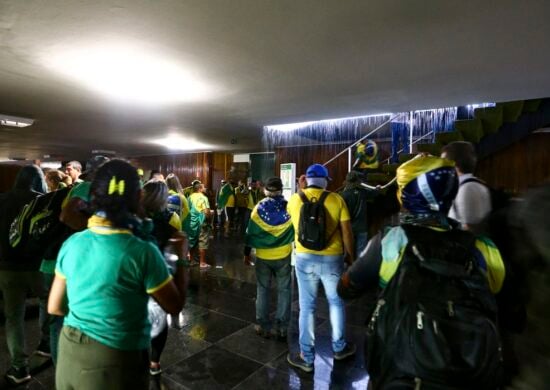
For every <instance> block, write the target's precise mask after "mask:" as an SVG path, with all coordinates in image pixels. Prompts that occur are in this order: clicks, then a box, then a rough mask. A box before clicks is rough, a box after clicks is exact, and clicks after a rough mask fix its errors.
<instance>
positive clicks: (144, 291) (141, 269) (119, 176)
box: [48, 160, 187, 390]
mask: <svg viewBox="0 0 550 390" xmlns="http://www.w3.org/2000/svg"><path fill="white" fill-rule="evenodd" d="M90 193H91V210H92V211H93V213H94V214H93V216H92V217H91V218H90V219H89V221H88V228H87V229H86V230H84V231H82V232H79V233H75V234H73V235H72V236H71V237H70V238H69V239H68V240H67V241H65V243H64V244H63V246H62V248H61V250H60V252H59V255H58V258H57V265H56V270H55V272H56V275H55V279H54V282H53V285H52V289H51V292H50V298H49V302H48V312H49V313H50V314H55V315H62V316H66V317H65V320H64V326H63V330H62V332H61V336H60V340H59V357H58V362H57V367H56V387H57V389H58V390H65V389H102V388H117V389H148V388H149V377H148V368H149V358H148V348H149V344H150V342H151V338H150V330H151V324H150V323H149V319H148V313H147V303H148V299H149V296H152V297H153V298H154V299H155V300H156V301H157V302H158V303H159V305H160V306H161V307H162V308H163V309H164V310H165V311H166V312H167V313H170V314H177V313H179V312H180V310H181V309H182V307H183V305H184V303H185V288H186V270H185V268H184V267H185V266H186V265H187V263H186V262H185V261H184V260H181V259H180V260H178V261H177V262H176V267H175V268H176V271H175V274H174V276H173V277H172V276H171V275H170V273H169V271H168V268H167V266H166V264H165V262H164V259H163V257H162V255H161V253H160V251H159V249H158V247H157V246H156V245H154V244H153V243H151V242H147V241H143V240H141V239H140V238H138V237H137V236H135V235H134V234H133V230H132V228H135V227H136V224H137V222H136V221H137V219H136V217H135V214H136V213H137V211H138V210H139V200H140V194H141V189H140V182H139V177H138V175H137V172H136V169H135V168H134V167H132V166H131V165H130V164H128V163H127V162H125V161H122V160H111V161H109V162H107V163H105V164H103V165H102V166H101V167H100V168H99V170H98V171H97V173H96V175H95V178H94V181H93V182H92V184H91V190H90Z"/></svg>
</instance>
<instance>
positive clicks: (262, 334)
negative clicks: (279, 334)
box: [254, 325, 270, 339]
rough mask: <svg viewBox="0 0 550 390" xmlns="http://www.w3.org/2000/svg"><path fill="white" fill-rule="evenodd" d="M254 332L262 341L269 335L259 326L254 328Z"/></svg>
mask: <svg viewBox="0 0 550 390" xmlns="http://www.w3.org/2000/svg"><path fill="white" fill-rule="evenodd" d="M254 330H255V331H256V334H257V335H258V336H260V337H263V338H264V339H268V338H269V336H270V334H269V331H267V330H265V329H264V328H262V327H261V326H260V325H256V326H255V327H254Z"/></svg>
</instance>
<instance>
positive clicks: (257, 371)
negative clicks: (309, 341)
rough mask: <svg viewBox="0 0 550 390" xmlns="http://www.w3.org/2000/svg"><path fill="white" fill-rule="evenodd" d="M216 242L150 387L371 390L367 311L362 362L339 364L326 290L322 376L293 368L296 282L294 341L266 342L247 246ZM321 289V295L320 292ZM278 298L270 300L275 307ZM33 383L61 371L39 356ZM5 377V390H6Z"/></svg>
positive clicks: (31, 341) (351, 320)
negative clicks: (260, 332)
mask: <svg viewBox="0 0 550 390" xmlns="http://www.w3.org/2000/svg"><path fill="white" fill-rule="evenodd" d="M236 241H237V240H234V239H223V238H215V239H214V240H213V242H212V245H211V250H210V253H211V255H210V260H209V262H210V263H211V264H212V265H213V267H212V268H211V269H210V270H208V271H200V270H198V269H196V268H194V269H193V270H192V283H191V286H190V291H189V298H188V301H187V302H188V303H187V305H186V308H185V309H184V310H183V311H182V313H180V315H179V316H178V317H177V318H173V319H172V321H171V329H170V332H169V336H168V342H167V346H166V349H165V351H164V353H163V355H162V358H161V364H162V369H163V374H162V375H160V376H159V377H155V378H153V379H152V380H151V389H163V390H165V389H166V390H171V389H201V390H202V389H329V388H330V389H366V387H367V382H368V376H367V374H366V372H365V365H364V360H363V353H362V348H363V341H364V333H365V327H364V324H365V319H366V318H365V316H366V314H365V307H364V305H363V304H362V302H361V301H356V302H352V303H350V304H348V305H347V307H346V311H347V338H348V340H350V341H353V342H355V343H356V344H357V345H358V353H357V354H356V356H355V357H353V358H350V359H348V360H347V361H343V362H334V360H333V358H332V350H331V343H330V322H329V321H328V307H327V303H326V299H325V298H324V295H323V292H322V291H320V298H319V302H318V307H317V318H316V320H317V322H316V358H315V371H314V372H313V373H312V374H306V373H303V372H302V371H300V370H298V369H294V368H292V367H290V366H289V365H288V364H287V362H286V354H287V353H288V350H289V348H290V350H291V351H296V350H297V349H298V341H297V340H298V301H297V299H298V297H297V287H296V283H295V280H294V282H293V291H292V297H293V305H292V321H291V329H290V331H289V341H288V344H287V343H282V342H280V341H276V340H272V339H269V340H268V339H263V338H260V337H259V336H257V335H256V334H255V332H254V327H253V324H254V319H255V306H254V299H255V295H256V285H255V275H254V269H253V268H251V267H246V266H244V265H243V263H242V245H241V244H237V243H236ZM321 290H322V289H321ZM275 300H276V296H275V294H271V301H272V308H273V311H274V309H275ZM26 328H27V335H28V336H27V337H28V340H27V343H28V346H29V348H32V347H35V346H36V345H37V343H38V336H39V335H38V324H37V318H36V317H34V318H31V319H29V320H27V323H26ZM31 364H32V366H33V367H34V368H33V380H32V381H31V382H29V383H27V384H26V385H25V386H20V387H19V388H28V389H54V388H55V384H54V377H55V375H54V369H53V368H52V367H51V365H48V364H44V361H43V360H41V359H40V358H39V357H37V356H35V357H33V360H32V363H31ZM7 368H8V356H7V347H6V342H5V331H4V327H3V326H1V327H0V370H2V372H5V371H6V370H7ZM6 387H7V384H6V383H5V381H4V379H3V378H2V379H0V388H1V389H3V388H6Z"/></svg>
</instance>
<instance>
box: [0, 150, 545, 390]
mask: <svg viewBox="0 0 550 390" xmlns="http://www.w3.org/2000/svg"><path fill="white" fill-rule="evenodd" d="M361 145H362V146H361V153H362V154H361V156H362V157H361V158H358V161H357V164H355V167H356V169H354V170H353V171H352V172H350V173H348V175H347V177H346V182H345V186H344V187H343V190H342V191H341V192H340V193H336V192H331V191H329V190H327V188H328V186H329V183H330V181H331V178H330V176H329V171H328V170H327V168H326V167H325V166H323V165H320V164H312V165H311V166H309V167H308V168H307V170H306V172H305V173H304V174H303V175H302V176H301V177H300V178H299V180H298V186H299V189H298V191H297V193H295V194H293V195H292V196H291V197H290V198H289V199H285V198H284V197H283V183H282V181H281V179H280V178H279V177H271V178H269V179H267V180H266V181H265V185H264V184H263V183H262V182H261V181H257V180H253V181H252V182H250V183H246V181H244V180H234V178H233V177H229V178H227V181H226V180H222V181H221V183H220V185H219V188H218V189H217V191H216V194H215V197H214V199H212V197H210V199H209V196H208V192H207V191H206V188H205V186H204V184H203V183H202V182H201V181H200V180H198V179H196V180H194V181H192V182H191V183H190V185H189V186H188V187H185V188H184V187H183V186H182V185H181V183H180V181H179V179H178V177H177V176H176V175H175V174H173V173H168V174H167V175H166V176H164V175H163V174H162V173H161V172H157V171H153V172H151V175H150V177H149V180H147V181H145V180H144V177H143V174H144V172H143V170H141V169H137V168H136V167H134V166H132V165H131V164H129V163H128V162H126V161H123V160H120V159H112V160H109V159H107V158H105V157H102V156H96V157H94V158H93V159H91V160H90V161H89V162H88V164H86V170H84V171H83V169H82V166H81V164H80V163H79V162H77V161H71V162H69V163H67V164H66V165H65V169H64V171H63V172H61V171H58V170H50V171H47V172H45V173H44V172H43V171H42V170H41V169H40V168H39V167H37V166H35V165H30V166H25V167H23V168H22V169H21V170H20V172H19V173H18V175H17V178H16V180H15V184H14V186H13V189H12V190H11V191H9V192H7V193H5V194H1V195H0V291H1V293H2V296H3V300H4V313H5V317H6V326H5V328H6V340H7V344H8V351H9V355H10V357H11V368H10V369H9V371H8V372H7V374H6V377H7V378H8V380H9V381H10V382H11V383H14V384H20V383H24V382H26V381H28V380H30V373H29V363H28V359H29V356H28V355H27V354H26V352H25V334H24V326H23V325H24V311H25V301H26V298H27V293H28V292H29V291H32V293H33V294H34V295H35V296H37V297H38V298H39V301H40V316H39V325H40V330H41V341H40V344H39V345H38V348H37V351H36V353H38V354H41V355H42V356H46V357H49V356H51V358H52V361H53V362H54V364H55V366H56V387H57V388H58V389H74V388H79V389H87V388H89V389H97V388H102V387H105V388H111V387H113V386H115V387H116V388H124V389H126V388H127V389H140V388H143V389H145V388H148V381H149V378H148V376H149V375H158V374H160V373H161V372H162V370H161V365H160V362H161V354H162V351H163V349H164V346H165V344H166V339H167V334H168V325H167V324H168V321H167V316H168V315H170V314H177V313H179V312H180V311H181V310H182V308H183V307H184V305H185V300H186V291H187V287H188V281H189V267H192V266H194V265H196V266H197V267H199V268H200V269H201V270H206V269H208V268H209V267H210V266H211V265H210V264H209V261H208V250H209V242H210V240H211V238H212V229H218V230H219V231H220V232H223V236H224V237H234V238H242V243H243V244H244V253H243V261H244V264H245V265H246V266H249V267H254V271H255V274H256V280H257V296H256V301H255V305H256V326H255V329H256V333H257V334H258V336H260V337H264V338H275V339H276V340H279V341H281V342H288V332H289V323H290V316H291V301H292V299H291V284H292V279H293V275H295V278H296V281H297V286H298V302H299V318H298V328H299V338H298V344H299V345H298V347H299V350H298V352H297V353H289V354H288V356H287V361H288V363H289V364H290V365H291V366H293V367H296V368H298V369H300V370H302V371H304V372H307V373H309V372H312V371H313V370H314V367H315V364H314V363H315V357H316V352H315V312H316V308H317V294H318V290H319V285H320V284H322V286H323V289H324V292H325V296H326V300H327V303H328V307H329V320H330V325H331V329H332V331H331V341H332V350H333V358H334V360H336V361H338V360H344V359H347V358H349V357H351V356H353V355H354V354H355V353H356V352H357V349H358V346H357V345H355V344H354V343H352V342H350V341H349V340H348V339H347V337H346V306H345V301H346V300H349V299H355V298H357V297H359V296H361V295H366V296H368V297H371V298H372V299H369V300H368V301H369V303H368V304H367V305H366V307H365V310H366V311H367V312H368V318H369V320H368V323H367V324H366V325H367V328H366V345H365V346H364V353H365V361H366V365H367V370H368V372H369V375H370V380H371V386H372V387H373V388H374V389H386V388H423V387H426V388H431V387H430V386H432V387H435V388H455V389H461V388H463V389H498V388H500V387H501V386H503V384H504V383H507V384H508V385H510V386H516V387H515V388H523V387H521V384H522V383H535V384H536V383H541V381H544V378H545V375H546V376H547V375H548V374H547V372H549V371H548V370H546V374H545V373H544V371H541V372H540V373H538V376H537V375H534V374H533V372H532V370H530V368H529V367H526V365H525V364H523V362H522V361H520V359H519V358H518V356H521V358H524V356H526V355H529V354H528V353H526V352H525V350H528V349H526V348H523V349H522V348H516V347H515V345H516V342H514V340H518V339H520V338H521V337H523V336H522V332H524V330H525V327H526V324H528V323H529V321H530V320H532V319H530V318H529V305H530V304H531V302H532V301H536V302H538V304H539V306H538V307H540V304H541V303H540V301H541V300H540V299H538V300H537V299H533V297H532V296H531V300H530V299H529V294H528V293H523V292H524V291H529V292H531V294H532V292H533V291H534V290H533V289H532V288H533V287H532V286H531V285H529V283H527V282H526V280H527V277H526V275H531V274H529V272H531V273H532V272H533V270H534V269H537V270H541V272H543V273H542V274H541V273H537V276H536V277H535V276H532V275H531V277H532V278H533V279H536V280H537V281H538V282H539V283H542V285H543V284H544V280H546V279H547V276H548V274H547V273H544V272H546V270H547V267H548V251H547V248H546V246H544V245H543V244H541V243H540V242H539V241H541V240H542V241H544V240H545V238H541V237H540V235H538V231H539V230H537V229H541V230H542V231H547V226H548V224H547V223H543V222H541V223H540V224H539V225H538V226H537V227H536V228H533V227H532V220H537V221H540V216H534V217H533V218H531V219H530V220H529V221H528V223H527V222H525V224H524V223H523V222H522V223H519V222H518V221H524V220H525V218H524V217H523V216H522V215H521V213H519V214H514V215H515V217H514V222H515V225H514V227H510V229H508V230H507V233H509V235H508V236H507V238H503V235H499V234H498V232H497V231H496V230H495V229H494V225H495V223H494V221H493V220H492V218H493V217H496V216H497V214H498V213H496V212H495V211H496V209H497V208H498V207H500V204H499V205H497V204H496V202H497V199H498V197H497V196H496V195H495V194H496V191H494V190H492V189H491V188H490V187H489V186H487V184H486V183H484V182H483V181H481V180H480V179H478V178H476V177H475V176H473V173H474V171H475V166H476V156H475V150H474V148H473V146H472V145H471V144H469V143H467V142H455V143H452V144H449V145H447V146H446V147H445V148H444V149H443V151H442V155H441V157H435V156H430V155H419V156H417V157H416V158H414V159H412V160H410V161H408V162H406V163H403V164H402V165H401V166H399V168H398V169H397V173H396V185H395V187H394V188H395V190H393V191H392V189H391V188H390V189H389V190H388V191H387V192H385V193H382V192H381V191H380V189H379V188H378V189H376V190H372V189H367V188H366V187H365V186H364V185H363V182H364V180H365V179H366V177H368V176H365V172H366V171H367V172H368V171H369V170H370V169H373V167H374V165H375V164H376V165H377V159H376V158H374V157H373V156H377V149H376V144H374V143H372V142H368V141H365V142H363V143H362V144H361ZM363 155H364V156H363ZM374 168H376V167H374ZM367 175H368V174H367ZM537 194H538V195H537V196H538V197H536V198H535V199H536V200H534V201H533V202H535V203H536V202H538V204H540V203H541V200H540V199H547V198H548V191H546V192H544V191H543V192H541V193H537ZM541 194H542V195H541ZM545 196H546V198H545ZM380 198H383V202H382V203H376V202H378V201H379V200H380ZM377 204H383V205H384V206H383V207H379V206H375V205H377ZM211 205H212V207H211ZM497 206H498V207H497ZM507 206H508V207H507V209H508V210H505V211H506V212H508V213H511V212H512V210H517V208H516V207H513V206H512V203H511V202H509V203H507ZM545 207H547V204H545ZM522 210H523V209H522ZM499 211H500V212H501V214H502V212H503V210H502V209H501V210H499ZM376 212H377V213H378V216H379V217H380V215H381V216H382V217H381V218H378V219H376V221H375V222H373V221H374V220H373V219H372V215H371V214H375V213H376ZM516 212H517V211H516ZM524 214H525V213H524ZM518 215H520V217H518ZM396 216H398V218H397V222H396ZM516 217H517V218H516ZM537 218H538V219H537ZM511 219H512V218H511V217H509V218H508V219H507V221H510V220H511ZM500 221H501V222H500V223H499V224H498V225H499V227H500V228H501V231H502V230H506V229H505V226H508V225H506V224H504V223H503V222H502V219H501V220H500ZM510 226H512V225H511V224H510ZM514 229H515V230H514ZM529 229H531V230H529ZM545 229H546V230H545ZM528 230H529V232H528V233H525V232H527V231H528ZM512 231H513V232H516V234H515V235H514V234H511V233H510V232H512ZM533 231H535V232H536V233H533ZM518 232H524V233H525V234H526V235H524V236H522V239H523V241H522V244H521V245H520V244H516V245H514V242H517V237H518V236H519V234H520V233H518ZM525 237H528V239H527V238H525ZM237 241H238V240H237ZM495 243H496V244H495ZM526 247H528V248H529V251H527V250H526ZM526 253H528V254H526ZM293 258H294V259H293ZM522 260H523V263H522V262H521V261H522ZM541 275H543V276H541ZM545 278H546V279H545ZM272 284H274V285H275V288H276V293H277V303H276V310H275V313H274V316H273V318H272V317H271V316H270V313H271V312H272V310H270V307H269V302H270V298H269V295H270V292H271V290H272V287H271V286H272ZM542 302H546V301H545V300H542ZM538 307H536V308H534V309H533V310H534V311H536V312H537V314H538V316H539V317H541V318H542V320H541V321H540V323H543V321H546V322H544V323H545V324H548V323H549V322H548V321H547V319H548V315H547V314H545V313H546V312H547V311H546V312H545V311H544V310H543V311H542V312H541V311H540V309H539V308H538ZM537 310H538V311H537ZM535 324H536V322H535ZM535 329H536V328H535ZM542 333H544V332H539V333H537V332H536V331H533V328H531V332H530V334H532V335H534V336H533V337H539V338H541V341H540V342H541V343H542V345H546V346H547V342H546V340H545V339H544V338H543V337H542V336H541V334H542ZM531 341H532V340H531ZM529 356H530V358H531V359H532V360H531V364H532V365H536V367H539V368H540V369H544V368H545V367H546V368H548V367H549V363H548V353H547V351H541V350H540V349H539V350H538V355H536V356H533V355H529ZM546 383H550V382H546ZM392 386H393V387H392ZM399 386H401V387H399ZM438 386H439V387H438ZM532 388H537V387H532Z"/></svg>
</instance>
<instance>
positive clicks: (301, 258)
mask: <svg viewBox="0 0 550 390" xmlns="http://www.w3.org/2000/svg"><path fill="white" fill-rule="evenodd" d="M343 269H344V261H343V258H342V255H325V256H321V255H314V254H310V253H297V254H296V277H297V279H298V296H299V303H300V317H299V328H300V335H299V342H300V351H301V352H302V355H303V357H304V360H305V361H306V362H307V363H313V361H314V359H315V306H316V301H317V290H318V287H319V281H321V283H323V287H324V289H325V294H326V296H327V301H328V306H329V312H330V325H331V327H332V350H333V351H334V352H340V351H342V350H343V349H344V348H345V346H346V341H345V327H344V324H345V321H346V311H345V307H344V301H343V300H342V299H341V298H340V297H339V296H338V293H337V292H336V286H337V285H338V281H339V280H340V276H341V275H342V272H343Z"/></svg>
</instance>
